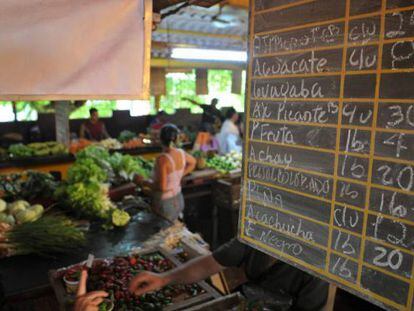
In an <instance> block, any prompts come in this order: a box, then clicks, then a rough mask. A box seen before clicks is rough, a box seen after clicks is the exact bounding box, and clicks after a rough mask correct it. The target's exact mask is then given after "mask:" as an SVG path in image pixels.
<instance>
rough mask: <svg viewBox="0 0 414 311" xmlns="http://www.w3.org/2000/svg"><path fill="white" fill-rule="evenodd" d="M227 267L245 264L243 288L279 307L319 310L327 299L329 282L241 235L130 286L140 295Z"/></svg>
mask: <svg viewBox="0 0 414 311" xmlns="http://www.w3.org/2000/svg"><path fill="white" fill-rule="evenodd" d="M225 267H242V268H243V269H244V272H245V274H246V277H247V280H248V281H247V283H246V284H245V285H243V287H242V288H243V289H246V291H247V289H248V288H250V289H252V288H255V289H256V292H259V291H258V290H257V288H259V289H261V290H263V292H265V293H267V294H268V295H269V297H272V298H273V301H274V302H273V305H278V306H279V307H278V308H276V309H277V310H295V311H317V310H321V309H322V308H323V307H324V306H325V304H326V302H327V298H328V290H329V286H328V284H327V283H326V282H324V281H322V280H320V279H318V278H316V277H313V276H311V275H309V274H308V273H306V272H303V271H301V270H299V269H297V268H295V267H293V266H290V265H288V264H286V263H283V262H281V261H277V260H276V259H274V258H272V257H270V256H268V255H266V254H264V253H262V252H260V251H258V250H255V249H253V248H251V247H250V246H248V245H245V244H243V243H241V242H240V241H239V240H237V238H234V239H232V240H230V241H229V242H227V243H226V244H224V245H222V246H221V247H219V248H218V249H217V250H216V251H214V252H213V253H212V254H210V255H205V256H202V257H199V258H196V259H193V260H191V261H189V262H188V263H186V264H184V265H182V266H179V267H177V268H175V269H172V270H170V271H168V272H165V273H162V274H157V273H151V272H142V273H140V274H138V275H137V276H136V277H135V278H133V279H132V281H131V283H130V285H129V290H130V291H131V292H132V293H134V294H135V295H137V296H140V295H143V294H145V293H148V292H151V291H155V290H158V289H160V288H162V287H164V286H167V285H169V284H190V283H195V282H199V281H201V280H204V279H206V278H207V277H209V276H212V275H214V274H216V273H219V272H220V271H222V270H223V269H224V268H225ZM242 292H243V290H242ZM243 293H244V294H245V295H246V292H243ZM250 295H251V294H250ZM247 296H248V295H247ZM262 297H263V296H262ZM262 299H266V298H262Z"/></svg>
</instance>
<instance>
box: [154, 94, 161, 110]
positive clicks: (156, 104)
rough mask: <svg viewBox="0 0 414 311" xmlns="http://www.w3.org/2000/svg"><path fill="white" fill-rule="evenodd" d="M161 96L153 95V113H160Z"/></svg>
mask: <svg viewBox="0 0 414 311" xmlns="http://www.w3.org/2000/svg"><path fill="white" fill-rule="evenodd" d="M160 107H161V95H155V111H160Z"/></svg>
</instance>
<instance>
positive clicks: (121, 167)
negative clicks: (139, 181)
mask: <svg viewBox="0 0 414 311" xmlns="http://www.w3.org/2000/svg"><path fill="white" fill-rule="evenodd" d="M109 162H110V163H111V166H112V169H113V170H114V173H115V175H117V176H118V177H120V178H122V179H123V180H125V181H131V180H133V178H134V176H135V175H141V176H144V177H146V174H147V171H146V170H145V169H143V167H142V166H141V165H140V163H139V162H138V161H137V160H136V159H135V158H134V157H132V156H130V155H122V154H120V153H118V152H115V153H114V154H113V155H112V156H111V158H110V160H109Z"/></svg>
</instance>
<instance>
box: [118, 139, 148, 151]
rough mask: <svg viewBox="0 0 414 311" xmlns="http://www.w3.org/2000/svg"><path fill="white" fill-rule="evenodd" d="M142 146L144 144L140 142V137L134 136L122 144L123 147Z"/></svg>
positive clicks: (133, 147)
mask: <svg viewBox="0 0 414 311" xmlns="http://www.w3.org/2000/svg"><path fill="white" fill-rule="evenodd" d="M143 146H145V144H144V143H143V142H142V139H141V138H134V139H131V140H128V141H127V142H124V143H123V144H122V147H123V148H124V149H135V148H139V147H143Z"/></svg>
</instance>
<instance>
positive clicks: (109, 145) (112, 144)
mask: <svg viewBox="0 0 414 311" xmlns="http://www.w3.org/2000/svg"><path fill="white" fill-rule="evenodd" d="M97 145H98V146H101V147H104V148H105V149H108V150H117V149H121V148H122V144H121V143H120V142H119V141H117V140H116V139H115V138H107V139H104V140H101V141H100V142H98V143H97Z"/></svg>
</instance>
